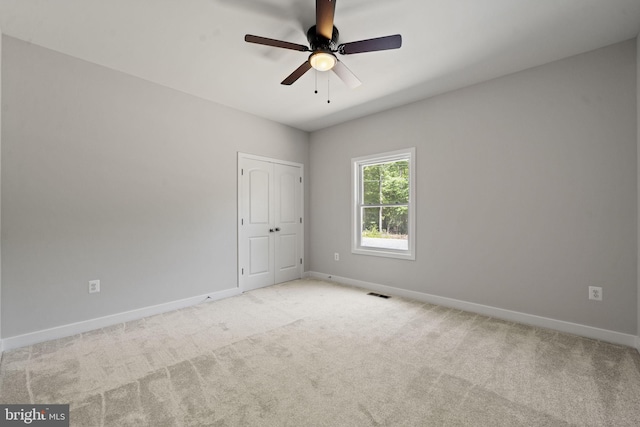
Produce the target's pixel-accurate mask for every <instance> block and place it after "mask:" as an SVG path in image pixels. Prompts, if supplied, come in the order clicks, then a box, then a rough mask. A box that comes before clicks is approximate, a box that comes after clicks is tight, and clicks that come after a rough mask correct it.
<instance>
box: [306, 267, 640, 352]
mask: <svg viewBox="0 0 640 427" xmlns="http://www.w3.org/2000/svg"><path fill="white" fill-rule="evenodd" d="M306 277H313V278H316V279H322V280H330V281H334V282H336V283H340V284H344V285H349V286H354V287H357V288H363V289H367V290H371V291H375V292H378V293H382V294H388V295H394V296H398V297H404V298H410V299H414V300H417V301H421V302H427V303H431V304H437V305H441V306H444V307H450V308H455V309H458V310H464V311H469V312H472V313H478V314H482V315H485V316H490V317H495V318H497V319H502V320H508V321H512V322H517V323H523V324H527V325H531V326H538V327H541V328H547V329H553V330H556V331H560V332H565V333H569V334H573V335H579V336H583V337H586V338H592V339H596V340H600V341H606V342H609V343H613V344H619V345H624V346H627V347H632V348H637V349H638V351H639V352H640V337H637V336H635V335H630V334H624V333H621V332H615V331H609V330H606V329H600V328H594V327H592V326H586V325H580V324H577V323H571V322H565V321H563V320H556V319H550V318H547V317H541V316H536V315H533V314H527V313H521V312H517V311H511V310H505V309H502V308H497V307H491V306H487V305H482V304H476V303H472V302H467V301H462V300H457V299H453V298H446V297H440V296H437V295H431V294H426V293H423V292H416V291H410V290H407V289H401V288H394V287H391V286H386V285H380V284H377V283H371V282H365V281H362V280H355V279H349V278H346V277H339V276H334V275H331V274H324V273H318V272H315V271H309V272H307V274H306Z"/></svg>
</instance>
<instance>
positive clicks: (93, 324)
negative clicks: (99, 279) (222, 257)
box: [0, 288, 241, 350]
mask: <svg viewBox="0 0 640 427" xmlns="http://www.w3.org/2000/svg"><path fill="white" fill-rule="evenodd" d="M240 294H241V292H240V290H239V289H238V288H231V289H226V290H224V291H218V292H213V293H210V294H206V295H200V296H195V297H191V298H185V299H181V300H177V301H171V302H167V303H163V304H158V305H152V306H149V307H144V308H139V309H137V310H131V311H125V312H123V313H118V314H112V315H109V316H104V317H98V318H95V319H89V320H84V321H82V322H76V323H70V324H68V325H62V326H56V327H54V328H50V329H43V330H41V331H36V332H30V333H28V334H23V335H16V336H13V337H9V338H5V339H3V340H2V343H1V344H0V345H2V346H3V347H4V349H5V350H13V349H14V348H19V347H25V346H28V345H33V344H37V343H40V342H44V341H49V340H54V339H58V338H64V337H69V336H73V335H76V334H80V333H83V332H88V331H92V330H95V329H100V328H104V327H107V326H112V325H117V324H118V323H123V322H129V321H132V320H138V319H142V318H143V317H148V316H153V315H156V314H161V313H166V312H168V311H173V310H178V309H180V308H185V307H190V306H192V305H196V304H200V303H202V302H204V301H206V300H207V299H210V300H211V301H217V300H221V299H224V298H229V297H233V296H236V295H240Z"/></svg>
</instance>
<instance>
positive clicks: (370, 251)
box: [351, 246, 416, 261]
mask: <svg viewBox="0 0 640 427" xmlns="http://www.w3.org/2000/svg"><path fill="white" fill-rule="evenodd" d="M351 253H352V254H356V255H370V256H379V257H383V258H395V259H404V260H407V261H415V259H416V256H415V254H413V253H411V252H409V251H394V250H392V249H383V248H380V249H378V248H369V247H364V246H360V247H357V248H352V249H351Z"/></svg>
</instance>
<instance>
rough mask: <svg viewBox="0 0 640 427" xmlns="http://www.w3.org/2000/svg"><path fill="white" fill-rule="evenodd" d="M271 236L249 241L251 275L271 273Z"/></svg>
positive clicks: (253, 238)
mask: <svg viewBox="0 0 640 427" xmlns="http://www.w3.org/2000/svg"><path fill="white" fill-rule="evenodd" d="M269 246H270V242H269V236H262V237H251V238H250V239H249V272H248V273H249V275H252V276H253V275H256V274H265V273H266V274H268V273H269Z"/></svg>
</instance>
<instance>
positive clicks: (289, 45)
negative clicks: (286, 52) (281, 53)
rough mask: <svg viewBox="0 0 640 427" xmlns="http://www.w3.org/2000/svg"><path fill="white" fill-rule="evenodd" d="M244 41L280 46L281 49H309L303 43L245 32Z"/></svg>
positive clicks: (302, 50)
mask: <svg viewBox="0 0 640 427" xmlns="http://www.w3.org/2000/svg"><path fill="white" fill-rule="evenodd" d="M244 41H246V42H249V43H256V44H261V45H265V46H273V47H281V48H283V49H291V50H298V51H300V52H308V51H309V48H308V47H307V46H305V45H303V44H297V43H289V42H285V41H282V40H276V39H269V38H266V37H260V36H253V35H251V34H247V35H246V36H244Z"/></svg>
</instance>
